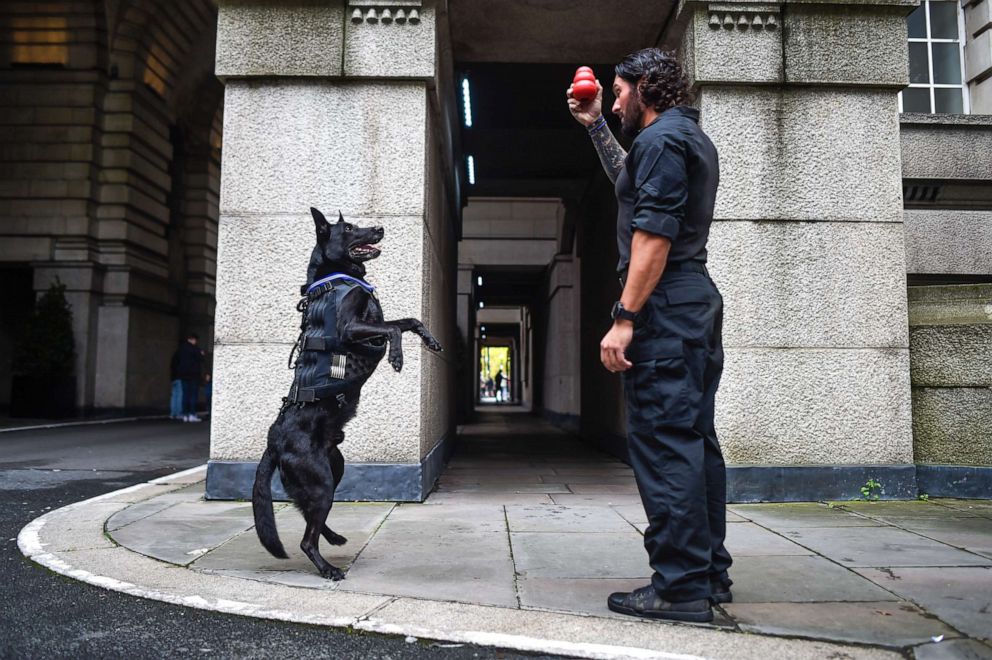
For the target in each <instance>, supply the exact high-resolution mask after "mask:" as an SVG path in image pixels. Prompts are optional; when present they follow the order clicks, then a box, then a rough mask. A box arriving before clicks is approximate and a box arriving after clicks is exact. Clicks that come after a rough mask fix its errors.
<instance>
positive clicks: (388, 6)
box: [348, 0, 423, 25]
mask: <svg viewBox="0 0 992 660" xmlns="http://www.w3.org/2000/svg"><path fill="white" fill-rule="evenodd" d="M348 6H349V7H352V8H353V9H352V12H351V22H352V23H355V24H356V25H357V24H359V23H370V24H376V23H382V24H383V25H389V24H391V23H397V24H399V25H404V24H406V23H409V24H410V25H417V24H419V23H420V9H421V8H422V6H423V2H422V0H349V1H348Z"/></svg>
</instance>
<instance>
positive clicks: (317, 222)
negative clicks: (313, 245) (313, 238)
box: [310, 206, 331, 243]
mask: <svg viewBox="0 0 992 660" xmlns="http://www.w3.org/2000/svg"><path fill="white" fill-rule="evenodd" d="M310 215H312V216H313V225H314V228H315V229H316V230H317V242H318V243H323V242H324V241H326V240H327V239H329V238H330V237H331V225H330V224H328V222H327V218H325V217H324V214H323V213H321V212H320V211H318V210H317V209H315V208H314V207H312V206H311V207H310Z"/></svg>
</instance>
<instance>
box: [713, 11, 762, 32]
mask: <svg viewBox="0 0 992 660" xmlns="http://www.w3.org/2000/svg"><path fill="white" fill-rule="evenodd" d="M709 10H710V21H709V25H710V28H712V29H714V30H719V29H720V28H723V29H724V30H733V29H734V28H735V27H736V28H737V29H738V30H748V29H753V30H777V29H778V25H779V12H778V10H777V9H775V10H770V11H765V10H758V9H724V8H723V6H721V5H710V8H709Z"/></svg>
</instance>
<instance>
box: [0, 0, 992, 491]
mask: <svg viewBox="0 0 992 660" xmlns="http://www.w3.org/2000/svg"><path fill="white" fill-rule="evenodd" d="M990 1H992V0H979V1H978V2H966V3H962V4H961V5H960V6H959V5H958V4H957V3H955V2H936V1H928V0H924V3H923V5H922V6H919V5H918V4H917V3H916V2H914V0H885V1H882V0H878V1H875V2H861V1H859V2H856V3H855V2H844V1H837V0H810V1H804V2H788V3H786V2H770V3H768V2H761V3H756V2H743V3H733V4H725V3H713V2H696V1H692V2H683V3H670V2H664V3H639V2H631V3H591V2H584V1H571V2H567V1H565V0H549V1H548V2H545V3H524V2H505V3H503V2H501V3H491V2H484V1H483V0H300V1H298V2H292V3H288V2H283V1H281V0H252V1H247V0H219V1H218V2H216V3H211V2H207V1H206V0H202V1H200V0H183V1H182V2H175V3H171V2H170V3H165V2H154V1H151V0H145V1H140V0H133V1H126V0H116V1H111V0H106V1H104V2H12V3H6V4H5V5H4V7H3V8H2V9H0V20H2V23H0V46H2V53H3V54H4V59H3V60H2V61H0V75H2V76H3V89H4V94H3V100H2V101H0V125H2V126H3V134H2V144H3V149H2V151H0V160H2V164H0V167H2V170H0V175H2V176H0V241H2V243H0V267H2V268H3V277H4V279H5V281H7V282H10V283H12V286H11V287H9V289H8V291H7V292H6V293H5V294H4V295H5V296H6V298H4V299H3V303H2V304H3V305H4V310H3V313H4V316H5V319H14V320H9V321H8V320H5V322H4V325H3V327H4V335H3V336H2V337H0V373H3V368H4V363H3V360H5V359H6V360H9V353H10V345H11V341H12V339H11V336H12V335H13V330H12V328H13V327H14V326H15V325H16V318H17V317H18V316H19V315H23V314H24V313H25V312H24V310H25V306H26V305H29V304H30V300H31V298H32V292H34V291H40V290H42V289H44V288H46V287H47V286H48V284H49V283H50V281H51V280H52V279H53V278H54V277H55V276H56V275H58V276H59V277H60V279H61V280H62V281H64V282H67V283H68V284H69V289H70V292H71V302H72V304H73V308H74V312H75V324H76V341H77V346H78V348H79V350H78V354H79V358H78V359H79V362H78V364H77V373H78V378H79V395H78V396H79V400H78V403H79V405H80V406H81V407H84V408H141V407H147V408H154V407H162V406H164V404H165V402H166V395H167V380H168V377H167V362H168V355H169V354H170V353H171V350H172V347H173V346H174V344H175V343H176V342H177V341H178V339H179V335H180V333H181V332H185V331H186V330H187V329H190V330H195V331H199V334H200V335H201V337H205V338H206V339H207V344H208V346H209V347H210V348H211V350H212V353H213V363H214V374H215V381H216V385H215V398H214V410H213V425H212V447H211V463H210V470H209V473H208V475H209V476H208V493H209V494H210V496H213V497H241V496H244V495H245V494H246V492H247V491H246V488H247V485H248V484H249V483H250V480H251V477H252V473H253V469H254V463H255V461H256V460H257V457H258V455H259V454H260V453H261V450H262V447H263V446H264V442H265V429H266V428H267V426H268V424H269V423H270V421H271V418H272V416H273V415H274V414H275V411H276V410H277V408H278V404H279V399H280V397H282V396H283V395H284V394H285V390H286V389H287V388H288V384H289V381H290V379H291V373H290V372H289V371H288V370H286V369H285V360H286V356H287V354H288V353H289V349H290V346H291V344H292V341H293V339H294V338H295V332H294V325H295V323H296V319H295V318H294V312H293V311H292V310H293V307H294V305H295V301H296V293H297V291H298V286H299V284H300V283H301V281H302V277H303V275H304V268H305V262H306V255H307V254H308V252H309V246H310V245H311V244H312V240H313V238H312V225H311V223H310V221H309V219H308V211H307V209H308V207H310V206H316V207H318V208H322V209H323V210H324V211H325V212H329V213H332V214H333V212H334V211H335V210H341V211H342V212H343V213H344V215H345V216H346V217H348V218H349V219H353V220H354V221H356V222H358V223H360V224H361V223H376V224H380V225H382V226H384V227H385V229H386V241H385V250H384V253H383V256H382V257H381V258H380V259H379V260H378V261H377V262H375V263H374V264H373V265H372V267H371V268H370V278H371V279H372V281H373V282H374V283H375V284H376V285H377V286H378V287H379V289H380V292H381V299H382V302H383V306H384V308H385V310H386V313H387V316H389V317H404V316H416V317H420V318H422V319H423V320H424V322H425V323H426V324H427V325H428V326H429V327H431V329H432V330H433V331H434V332H435V334H436V335H437V336H438V337H439V339H440V340H441V341H442V343H443V344H444V345H445V346H446V347H447V348H448V349H449V350H448V351H446V352H445V353H444V354H441V355H433V354H428V353H426V352H423V351H421V349H420V348H419V344H418V342H417V341H416V340H415V339H414V338H408V339H406V340H405V345H404V348H405V351H406V355H407V362H406V365H405V367H404V370H403V372H402V373H401V374H395V373H392V372H391V371H388V370H385V369H383V370H380V371H379V372H378V373H377V374H376V375H375V376H374V378H373V379H372V380H371V381H370V382H369V383H368V385H367V387H366V390H365V392H364V394H363V405H362V410H361V413H360V415H359V417H358V418H357V419H356V420H355V421H354V422H353V423H352V424H351V425H350V426H349V429H348V439H347V442H346V443H345V446H344V448H345V453H346V457H347V459H348V461H349V463H350V464H351V467H350V468H349V470H348V472H347V474H348V476H347V480H348V481H347V483H346V484H345V487H344V488H343V489H342V491H340V492H339V495H340V496H342V497H345V498H357V499H421V498H422V497H424V496H425V495H426V493H427V492H429V490H430V488H431V485H432V484H433V481H434V479H435V478H436V476H437V475H438V473H439V471H440V470H441V469H443V464H444V460H445V458H446V456H447V454H448V453H449V452H450V451H451V450H452V448H453V445H454V442H455V428H456V427H455V424H456V421H457V419H458V417H459V414H462V415H464V414H466V413H467V412H468V411H469V410H470V409H471V407H472V406H473V405H474V403H475V396H476V390H477V382H478V373H477V370H476V366H475V362H476V361H477V359H476V355H477V354H478V350H479V348H480V347H481V346H483V345H485V344H486V343H487V342H492V341H495V340H498V341H500V342H502V343H503V344H505V345H507V346H512V347H514V350H515V351H516V353H515V354H516V356H517V357H518V359H517V363H518V364H519V369H518V371H517V372H516V373H515V375H514V376H513V378H514V380H515V381H518V382H516V384H515V386H514V387H515V388H516V389H514V392H516V393H517V394H516V395H515V396H518V397H519V398H520V400H521V401H522V402H523V404H524V405H525V406H528V407H531V408H533V409H534V410H535V411H539V412H541V413H542V414H544V415H546V416H547V417H548V418H549V419H551V420H552V421H554V422H556V423H558V424H561V425H563V426H565V427H567V428H570V429H573V430H576V431H578V432H579V433H581V434H582V435H583V436H584V437H585V438H587V439H588V440H590V441H592V442H595V443H598V444H600V445H602V446H603V447H604V448H607V449H609V450H611V451H614V452H617V453H621V454H622V453H623V446H622V440H621V439H622V436H623V422H622V407H621V404H620V402H621V392H620V383H619V380H617V379H614V378H612V377H610V376H608V375H607V374H605V373H604V372H603V371H602V369H601V368H599V366H598V360H597V355H598V350H597V345H598V341H599V338H600V335H601V333H602V331H603V330H604V329H605V323H606V314H607V310H608V309H609V307H610V305H611V303H612V302H613V300H614V299H615V298H616V296H617V289H616V285H615V279H614V276H613V274H612V269H613V266H614V264H615V248H614V247H613V245H614V240H613V226H612V217H614V214H615V205H614V202H613V199H612V190H611V188H610V186H609V182H608V181H607V180H606V179H605V177H604V176H603V175H602V173H601V172H600V171H599V169H598V166H597V164H596V160H595V156H594V154H593V153H592V149H591V147H590V146H589V145H588V144H587V142H585V140H586V138H585V137H584V135H583V134H582V131H581V129H579V128H578V127H576V126H575V125H574V122H572V123H570V122H571V121H572V120H571V119H570V118H569V117H568V116H567V113H565V114H562V113H563V111H564V104H563V102H562V91H563V88H564V87H565V86H567V85H566V84H565V83H567V80H568V77H569V75H570V72H571V71H572V70H573V69H574V67H575V66H576V65H577V64H579V63H583V64H590V65H593V66H594V68H595V70H596V72H597V74H598V75H599V76H600V78H601V79H604V80H605V79H607V77H608V76H609V75H611V74H610V72H611V68H610V67H611V65H612V63H613V62H615V61H616V60H617V59H619V57H621V56H622V55H624V54H626V53H627V52H629V51H630V50H632V49H634V48H636V47H641V46H647V45H660V46H663V47H666V48H673V49H677V50H679V52H680V53H681V55H682V57H683V58H684V61H685V63H686V68H687V72H688V73H689V75H690V77H691V78H692V80H693V82H694V85H695V89H696V91H697V100H696V103H697V104H698V106H699V107H700V109H701V112H702V121H703V125H704V129H705V130H706V131H707V132H708V133H709V134H710V135H711V136H712V137H713V140H714V142H715V143H716V144H717V146H718V148H719V150H720V154H721V177H722V184H721V190H720V194H719V197H718V200H717V208H716V217H715V224H714V227H713V232H712V240H711V261H710V263H711V271H712V273H713V276H714V279H715V280H716V281H717V283H718V285H719V286H720V288H721V290H722V291H723V294H724V297H725V299H726V306H727V307H726V322H725V327H724V332H725V343H726V345H727V368H726V373H725V376H724V381H723V386H722V391H721V394H720V399H719V402H718V407H719V413H718V415H719V418H718V426H719V429H718V430H719V432H720V434H721V440H722V442H723V445H724V447H725V451H726V454H727V457H728V459H729V461H730V463H731V464H732V468H731V491H732V496H733V497H734V498H735V499H805V498H818V497H845V496H852V495H854V494H856V493H857V487H858V486H860V485H862V484H863V483H864V482H865V481H866V480H867V479H869V478H876V479H878V480H879V481H881V482H882V483H883V485H884V486H885V488H886V495H887V496H900V497H912V496H915V495H916V494H917V493H918V492H928V493H930V494H934V495H937V494H958V495H962V496H974V495H980V494H985V495H988V494H989V493H992V476H990V474H992V467H990V466H992V423H990V422H992V420H990V419H989V410H992V406H990V405H989V403H990V402H992V401H990V397H992V372H990V369H989V365H990V364H992V359H990V358H992V348H990V345H992V343H990V341H989V339H990V336H989V335H990V333H992V330H990V328H992V312H990V310H992V261H990V258H989V256H988V255H989V254H992V118H990V115H992V93H990V90H992V42H990V39H992V16H990V10H989V4H990ZM955 67H956V68H955ZM560 81H565V83H562V82H560ZM549 90H550V91H549ZM552 92H553V93H552ZM924 104H925V105H924ZM551 107H555V108H557V109H558V110H559V111H561V112H559V113H558V114H557V115H556V114H555V113H554V112H552V111H546V110H545V108H551ZM946 110H951V112H946ZM934 111H936V112H934ZM222 146H223V149H221V147H222ZM221 154H222V155H221ZM18 283H20V284H18ZM215 283H216V285H215ZM18 286H19V287H20V294H19V295H15V294H17V291H18ZM25 287H27V288H25ZM25 292H26V293H25ZM215 304H216V310H215V309H214V305H215ZM483 310H485V311H483ZM507 319H510V321H507ZM486 323H489V324H490V325H491V327H497V328H499V330H498V332H500V333H503V335H504V336H500V337H492V336H490V335H491V333H492V330H490V334H489V335H487V333H486V332H485V331H484V330H483V329H482V328H483V327H484V326H485V324H486ZM8 389H9V388H8ZM3 394H4V390H3V389H2V386H0V395H3ZM3 402H4V401H3V400H2V399H0V405H2V404H3ZM459 411H460V412H459Z"/></svg>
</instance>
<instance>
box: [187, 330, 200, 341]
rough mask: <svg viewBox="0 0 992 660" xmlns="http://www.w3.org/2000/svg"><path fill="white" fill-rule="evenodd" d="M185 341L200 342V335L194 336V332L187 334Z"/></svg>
mask: <svg viewBox="0 0 992 660" xmlns="http://www.w3.org/2000/svg"><path fill="white" fill-rule="evenodd" d="M186 339H195V340H196V341H200V335H198V334H196V333H195V332H187V333H186Z"/></svg>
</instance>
